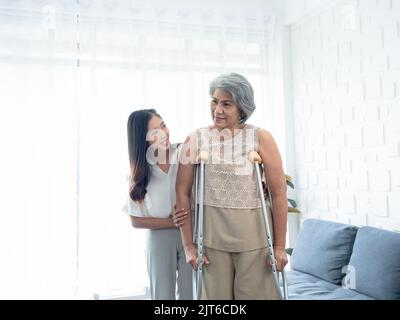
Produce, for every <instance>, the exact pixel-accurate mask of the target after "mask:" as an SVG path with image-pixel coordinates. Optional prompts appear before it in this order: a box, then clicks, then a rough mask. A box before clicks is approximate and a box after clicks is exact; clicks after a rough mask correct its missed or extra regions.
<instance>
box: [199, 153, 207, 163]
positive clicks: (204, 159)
mask: <svg viewBox="0 0 400 320" xmlns="http://www.w3.org/2000/svg"><path fill="white" fill-rule="evenodd" d="M207 160H208V152H207V151H204V150H202V151H200V153H199V155H198V156H197V163H200V162H207Z"/></svg>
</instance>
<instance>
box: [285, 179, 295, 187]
mask: <svg viewBox="0 0 400 320" xmlns="http://www.w3.org/2000/svg"><path fill="white" fill-rule="evenodd" d="M286 184H287V185H288V186H289V187H291V188H292V189H294V185H293V183H291V182H290V181H288V180H286Z"/></svg>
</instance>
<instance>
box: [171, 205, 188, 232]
mask: <svg viewBox="0 0 400 320" xmlns="http://www.w3.org/2000/svg"><path fill="white" fill-rule="evenodd" d="M171 217H172V221H173V222H174V225H175V227H177V228H179V227H180V226H182V225H184V224H185V222H186V220H187V217H188V213H187V212H186V211H185V209H180V210H176V206H174V211H173V212H172V214H171Z"/></svg>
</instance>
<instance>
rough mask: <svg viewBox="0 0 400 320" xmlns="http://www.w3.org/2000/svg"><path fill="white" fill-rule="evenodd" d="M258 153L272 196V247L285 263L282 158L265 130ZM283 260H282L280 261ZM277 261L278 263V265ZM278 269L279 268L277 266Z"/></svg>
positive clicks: (284, 184) (285, 219)
mask: <svg viewBox="0 0 400 320" xmlns="http://www.w3.org/2000/svg"><path fill="white" fill-rule="evenodd" d="M259 141H260V147H259V153H260V156H261V158H262V160H263V165H264V169H265V170H264V171H265V175H266V178H267V183H268V186H269V190H270V192H271V198H272V218H273V224H274V226H273V227H274V249H275V252H277V254H276V255H275V256H276V259H277V260H279V261H278V262H280V263H283V266H284V265H285V264H286V263H287V261H286V260H287V258H286V254H285V253H284V252H285V246H286V228H287V216H288V204H287V189H286V179H285V173H284V171H283V167H282V158H281V155H280V153H279V149H278V146H277V145H276V143H275V140H274V138H273V137H272V135H271V134H270V133H269V132H268V131H265V130H262V129H261V130H260V132H259ZM282 260H284V261H282ZM280 263H278V265H280ZM278 269H281V268H280V267H279V266H278Z"/></svg>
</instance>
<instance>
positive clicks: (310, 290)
mask: <svg viewBox="0 0 400 320" xmlns="http://www.w3.org/2000/svg"><path fill="white" fill-rule="evenodd" d="M286 275H287V282H288V293H289V300H374V299H373V298H371V297H369V296H366V295H363V294H360V293H359V292H357V291H354V290H350V289H344V288H342V287H341V286H339V285H336V284H333V283H330V282H327V281H325V280H322V279H320V278H317V277H314V276H312V275H310V274H307V273H304V272H300V271H294V270H292V271H287V272H286Z"/></svg>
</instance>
